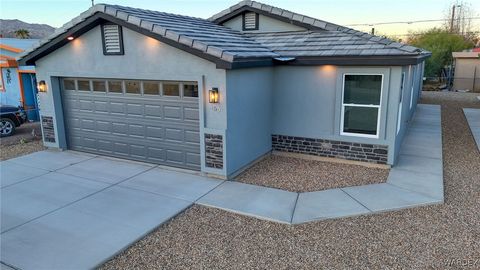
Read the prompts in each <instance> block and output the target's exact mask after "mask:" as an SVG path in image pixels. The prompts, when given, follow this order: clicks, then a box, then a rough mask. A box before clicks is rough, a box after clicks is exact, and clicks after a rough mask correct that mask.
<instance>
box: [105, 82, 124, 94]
mask: <svg viewBox="0 0 480 270" xmlns="http://www.w3.org/2000/svg"><path fill="white" fill-rule="evenodd" d="M108 92H109V93H123V89H122V81H108Z"/></svg>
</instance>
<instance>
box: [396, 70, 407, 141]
mask: <svg viewBox="0 0 480 270" xmlns="http://www.w3.org/2000/svg"><path fill="white" fill-rule="evenodd" d="M406 75H407V74H405V71H404V72H402V84H401V88H400V103H399V105H398V106H399V107H398V120H397V134H398V133H399V132H400V127H401V124H402V113H403V100H404V99H405V97H404V96H403V92H404V91H405V78H406V77H405V76H406Z"/></svg>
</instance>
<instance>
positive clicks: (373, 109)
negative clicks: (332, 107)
mask: <svg viewBox="0 0 480 270" xmlns="http://www.w3.org/2000/svg"><path fill="white" fill-rule="evenodd" d="M343 76H344V77H343V97H342V116H341V117H342V126H341V131H340V133H341V135H348V136H360V137H370V138H378V135H379V134H378V131H379V126H380V104H381V99H382V87H383V75H381V74H372V75H371V74H344V75H343Z"/></svg>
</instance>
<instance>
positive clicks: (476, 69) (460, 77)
mask: <svg viewBox="0 0 480 270" xmlns="http://www.w3.org/2000/svg"><path fill="white" fill-rule="evenodd" d="M452 56H453V60H454V66H455V73H454V77H453V90H454V91H458V90H470V91H471V92H478V93H480V48H475V49H472V50H471V51H466V52H453V53H452Z"/></svg>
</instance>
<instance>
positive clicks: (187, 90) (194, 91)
mask: <svg viewBox="0 0 480 270" xmlns="http://www.w3.org/2000/svg"><path fill="white" fill-rule="evenodd" d="M183 96H184V97H198V85H196V84H184V85H183Z"/></svg>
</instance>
